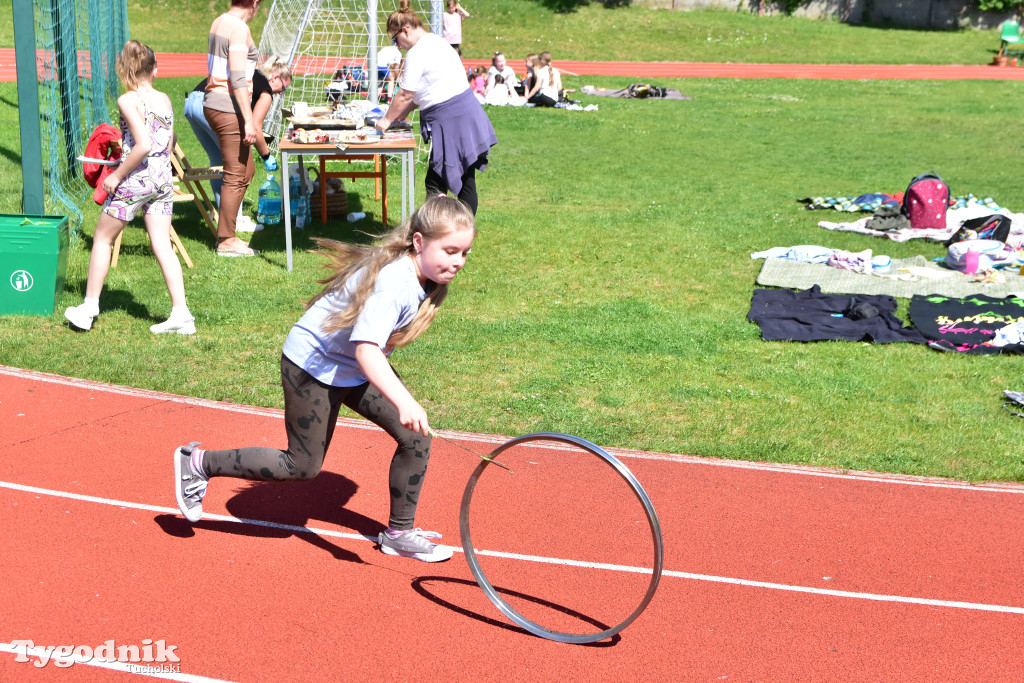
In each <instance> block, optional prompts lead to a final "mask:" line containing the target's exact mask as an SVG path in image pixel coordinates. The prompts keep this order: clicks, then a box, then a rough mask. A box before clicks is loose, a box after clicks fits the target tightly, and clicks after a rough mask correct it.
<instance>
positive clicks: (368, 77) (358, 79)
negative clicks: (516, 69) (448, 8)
mask: <svg viewBox="0 0 1024 683" xmlns="http://www.w3.org/2000/svg"><path fill="white" fill-rule="evenodd" d="M411 6H412V9H413V10H414V11H415V12H416V13H417V14H418V15H419V17H420V19H421V21H423V23H424V24H426V25H427V26H428V27H429V28H430V30H431V31H433V32H435V33H440V32H441V15H442V13H443V11H444V10H443V7H442V2H441V0H413V2H412V4H411ZM396 9H398V0H274V4H273V6H272V7H271V9H270V15H269V16H268V17H267V23H266V25H265V26H264V28H263V34H262V36H261V37H260V44H259V51H260V54H261V55H263V56H265V57H266V56H270V55H277V56H279V57H281V58H282V59H284V60H285V62H287V63H288V65H289V66H290V67H291V69H292V73H293V78H292V84H291V87H290V88H289V89H288V91H287V92H286V93H285V95H284V96H283V98H282V97H276V98H275V102H274V104H273V106H272V108H271V111H270V113H269V114H268V115H267V117H266V120H265V123H264V130H265V131H266V132H267V133H269V134H272V135H274V136H275V138H276V139H278V140H279V139H280V135H281V133H282V129H283V126H282V120H283V118H282V112H281V110H282V108H289V109H290V108H291V105H292V103H294V102H305V103H306V104H308V105H310V106H318V105H323V104H327V103H328V102H329V101H331V100H332V99H334V98H337V97H339V96H341V97H351V96H359V97H365V98H366V99H369V100H371V101H377V100H378V98H379V94H380V93H379V88H380V76H381V72H382V70H383V69H384V68H386V67H387V66H388V65H387V64H377V54H378V52H379V51H380V50H381V49H382V48H384V47H386V46H390V45H391V38H390V36H388V34H387V31H386V27H387V20H388V16H389V15H390V14H391V13H392V12H394V11H395V10H396ZM341 83H346V84H348V85H349V88H348V89H347V90H340V89H338V88H340V85H339V84H341ZM353 84H358V87H352V86H353Z"/></svg>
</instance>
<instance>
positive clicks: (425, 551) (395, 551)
mask: <svg viewBox="0 0 1024 683" xmlns="http://www.w3.org/2000/svg"><path fill="white" fill-rule="evenodd" d="M428 538H441V534H439V533H437V532H436V531H424V530H423V529H410V530H409V531H406V532H405V533H404V534H402V535H401V536H399V537H398V538H391V537H390V536H388V532H386V531H382V532H380V536H378V537H377V540H378V541H379V542H380V549H381V552H383V553H384V554H385V555H398V556H399V557H412V558H414V559H417V560H422V561H424V562H444V561H445V560H448V559H451V556H452V553H453V552H454V551H453V550H452V549H451V548H449V547H448V546H446V545H437V544H436V543H431V542H430V541H428V540H427V539H428Z"/></svg>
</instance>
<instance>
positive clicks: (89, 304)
mask: <svg viewBox="0 0 1024 683" xmlns="http://www.w3.org/2000/svg"><path fill="white" fill-rule="evenodd" d="M82 308H83V309H84V310H86V311H89V312H90V313H93V314H97V315H98V314H99V312H100V300H99V298H96V299H90V298H89V297H85V300H84V301H82Z"/></svg>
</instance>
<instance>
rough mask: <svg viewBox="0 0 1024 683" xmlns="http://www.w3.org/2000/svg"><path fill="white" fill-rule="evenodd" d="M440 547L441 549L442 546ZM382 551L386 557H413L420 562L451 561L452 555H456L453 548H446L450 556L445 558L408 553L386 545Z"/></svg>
mask: <svg viewBox="0 0 1024 683" xmlns="http://www.w3.org/2000/svg"><path fill="white" fill-rule="evenodd" d="M438 547H439V548H440V547H441V546H438ZM380 549H381V552H383V553H384V554H385V555H394V556H395V557H411V558H412V559H414V560H419V561H420V562H444V561H445V560H450V559H451V558H452V554H453V553H454V551H453V550H452V549H451V548H446V549H445V550H446V551H447V552H448V554H447V555H443V556H436V555H425V554H424V553H408V552H405V551H403V550H396V549H395V548H392V547H391V546H387V545H384V544H381V546H380Z"/></svg>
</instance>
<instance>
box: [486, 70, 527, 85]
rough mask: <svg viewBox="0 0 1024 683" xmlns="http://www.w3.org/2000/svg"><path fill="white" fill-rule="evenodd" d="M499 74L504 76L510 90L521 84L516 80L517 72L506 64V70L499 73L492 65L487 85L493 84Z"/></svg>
mask: <svg viewBox="0 0 1024 683" xmlns="http://www.w3.org/2000/svg"><path fill="white" fill-rule="evenodd" d="M498 74H501V75H502V77H503V78H504V79H505V83H507V84H508V86H509V87H510V88H514V87H516V86H517V85H518V84H519V81H518V79H516V72H515V71H514V70H513V69H512V67H510V66H509V65H508V64H506V65H505V68H504V69H502V70H501V71H498V70H497V69H496V68H494V65H491V68H490V69H488V70H487V84H488V85H490V84H491V83H494V77H495V76H497V75H498Z"/></svg>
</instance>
